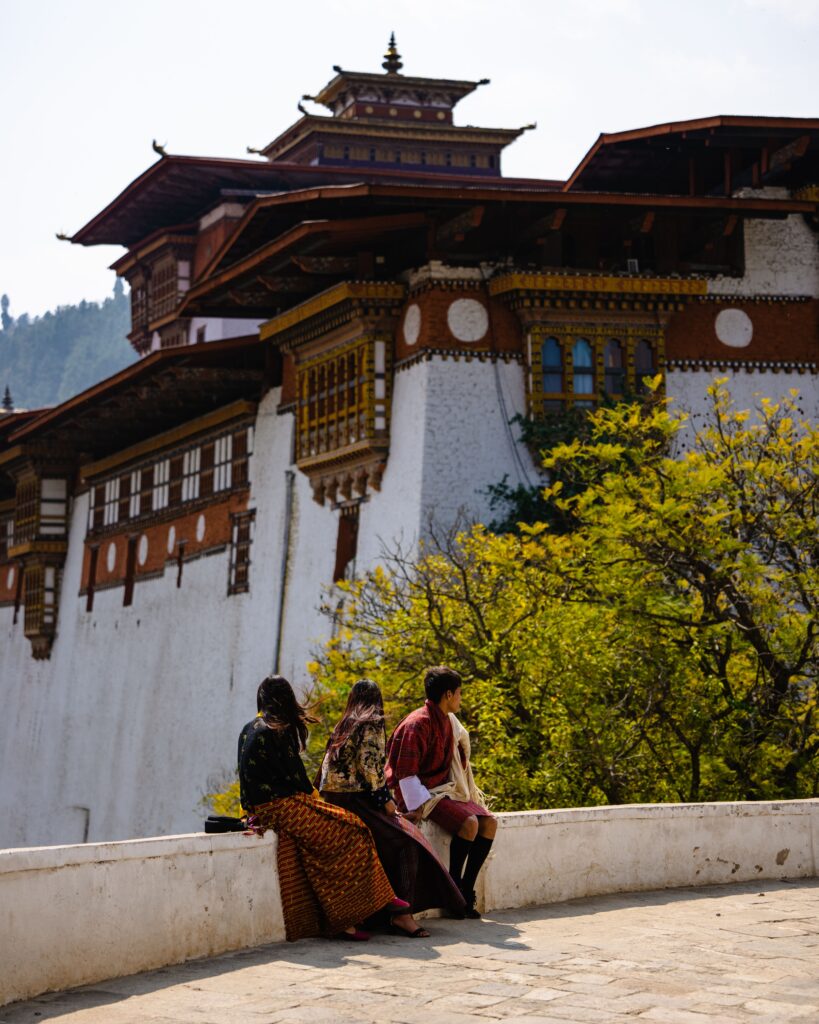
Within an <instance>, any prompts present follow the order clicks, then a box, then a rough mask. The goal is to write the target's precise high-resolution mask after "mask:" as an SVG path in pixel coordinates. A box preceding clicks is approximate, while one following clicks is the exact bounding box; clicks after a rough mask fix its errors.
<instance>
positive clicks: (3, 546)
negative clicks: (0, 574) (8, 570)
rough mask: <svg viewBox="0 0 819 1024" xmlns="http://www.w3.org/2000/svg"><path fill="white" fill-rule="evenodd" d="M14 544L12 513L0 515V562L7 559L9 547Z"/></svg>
mask: <svg viewBox="0 0 819 1024" xmlns="http://www.w3.org/2000/svg"><path fill="white" fill-rule="evenodd" d="M13 545H14V513H13V512H5V513H4V514H3V515H2V516H0V562H6V561H8V557H9V548H10V547H13Z"/></svg>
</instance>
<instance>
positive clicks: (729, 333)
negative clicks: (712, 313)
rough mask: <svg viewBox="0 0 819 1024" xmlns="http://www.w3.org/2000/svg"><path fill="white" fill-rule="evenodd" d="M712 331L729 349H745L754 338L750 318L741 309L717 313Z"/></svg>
mask: <svg viewBox="0 0 819 1024" xmlns="http://www.w3.org/2000/svg"><path fill="white" fill-rule="evenodd" d="M714 330H715V331H716V333H717V337H718V338H719V340H720V341H721V342H722V344H723V345H728V347H729V348H745V347H746V346H747V345H750V344H751V338H753V336H754V325H753V323H752V321H751V318H750V317H749V316H748V314H747V313H746V312H744V310H741V309H723V310H721V312H719V313H717V318H716V320H715V321H714Z"/></svg>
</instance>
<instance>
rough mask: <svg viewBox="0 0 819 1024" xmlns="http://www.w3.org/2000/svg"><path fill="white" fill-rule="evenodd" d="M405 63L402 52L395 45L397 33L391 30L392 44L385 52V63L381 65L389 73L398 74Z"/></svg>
mask: <svg viewBox="0 0 819 1024" xmlns="http://www.w3.org/2000/svg"><path fill="white" fill-rule="evenodd" d="M403 66H404V65H403V64H402V63H401V54H400V53H399V52H398V50H397V49H396V47H395V33H394V32H390V45H389V46H388V47H387V52H386V53H385V54H384V63H383V64H382V65H381V67H382V68H383V69H384V70H385V71H386V72H387V74H388V75H397V74H398V72H399V71H400V70H401V68H402V67H403Z"/></svg>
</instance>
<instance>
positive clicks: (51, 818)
mask: <svg viewBox="0 0 819 1024" xmlns="http://www.w3.org/2000/svg"><path fill="white" fill-rule="evenodd" d="M278 399H279V392H278V390H276V391H272V392H270V393H269V394H268V395H267V396H266V397H265V399H264V400H263V402H262V403H261V405H260V408H259V415H258V419H257V424H256V439H255V454H254V456H253V457H252V458H251V461H250V478H251V497H250V507H251V508H253V507H255V508H256V509H257V518H256V532H255V539H254V542H253V545H252V548H251V558H252V565H251V570H250V592H249V593H247V594H236V595H233V596H230V597H228V596H227V576H228V557H229V553H228V550H227V549H225V550H224V551H223V552H221V553H219V554H214V555H211V556H209V557H204V558H200V559H198V560H195V561H191V562H189V563H186V564H185V566H184V570H183V577H182V586H181V588H180V589H177V587H176V573H175V570H170V571H168V572H166V574H165V575H164V576H163V577H161V578H158V579H152V580H147V581H143V582H138V583H137V585H136V587H135V589H134V601H133V604H132V605H131V606H130V607H128V608H124V607H122V588H116V589H111V590H100V591H97V593H96V595H95V600H94V609H93V612H91V613H86V611H85V598H81V597H79V596H78V592H79V586H80V572H81V562H82V548H83V538H84V535H85V524H86V517H87V496H82V497H81V498H80V499H79V500H77V501H76V502H75V504H74V508H73V514H72V517H71V527H70V540H69V554H68V559H67V561H66V566H65V572H64V576H63V585H62V597H61V601H60V612H59V619H58V632H57V638H56V641H55V644H54V648H53V651H52V654H51V658H50V660H48V661H34V660H33V659H32V657H31V653H30V651H31V649H30V645H29V642H28V641H27V640H25V639H24V637H23V629H22V615H21V619H20V621H19V622H18V624H17V626H14V627H13V626H12V625H11V619H12V611H11V609H2V610H0V697H1V698H2V701H3V705H4V707H5V708H6V713H5V714H4V715H3V716H2V718H0V844H2V845H3V846H19V845H35V844H39V843H54V842H81V841H82V840H83V839H84V838H85V837H86V836H87V838H88V839H90V840H111V839H125V838H130V837H133V836H139V835H153V834H167V833H170V832H178V831H180V830H185V829H188V830H190V829H193V828H197V827H198V825H199V823H200V822H201V817H202V810H201V808H200V807H199V806H198V802H199V800H200V799H201V797H202V796H203V795H204V794H205V793H206V792H207V791H208V790H209V789H212V788H214V787H216V786H219V785H220V784H221V783H222V782H223V781H225V779H227V778H230V777H232V775H233V773H234V770H235V761H236V746H235V745H236V738H237V736H238V734H239V730H240V729H241V726H242V725H243V724H244V723H245V722H246V721H248V719H250V718H251V717H252V716H253V714H254V713H255V710H256V708H255V692H256V688H257V686H258V684H259V682H260V681H261V679H262V678H263V677H264V676H265V675H266V674H268V673H269V672H270V671H271V669H272V667H273V649H274V637H275V627H276V616H277V614H278V593H279V583H280V580H279V572H280V566H281V552H282V527H283V522H284V512H285V508H284V494H285V488H284V470H285V469H286V468H287V467H288V465H289V459H290V445H291V437H290V433H291V423H290V420H289V418H287V417H280V416H277V415H276V405H277V403H278Z"/></svg>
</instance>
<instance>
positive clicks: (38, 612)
mask: <svg viewBox="0 0 819 1024" xmlns="http://www.w3.org/2000/svg"><path fill="white" fill-rule="evenodd" d="M23 602H24V606H25V613H24V617H23V633H24V634H25V635H26V636H27V637H31V636H40V635H42V632H43V624H44V620H45V614H44V613H45V566H43V565H40V564H37V563H35V564H33V565H27V566H26V567H25V569H24V571H23Z"/></svg>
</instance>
